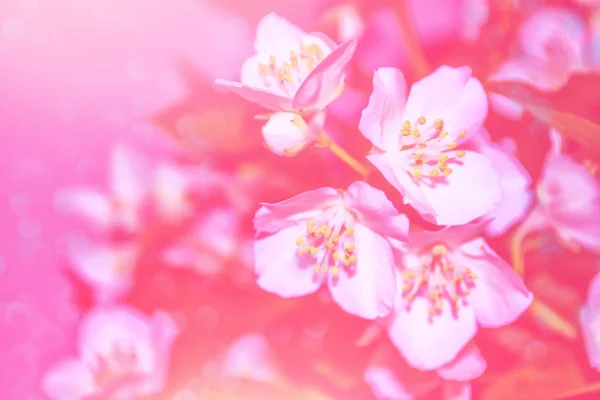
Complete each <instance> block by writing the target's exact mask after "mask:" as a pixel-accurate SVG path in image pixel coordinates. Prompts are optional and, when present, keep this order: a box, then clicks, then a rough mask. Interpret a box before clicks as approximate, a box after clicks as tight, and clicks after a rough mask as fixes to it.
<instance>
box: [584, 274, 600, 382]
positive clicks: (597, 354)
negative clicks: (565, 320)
mask: <svg viewBox="0 0 600 400" xmlns="http://www.w3.org/2000/svg"><path fill="white" fill-rule="evenodd" d="M599 310H600V273H599V274H596V276H594V279H592V282H591V283H590V286H589V289H588V296H587V302H586V304H584V305H583V307H582V308H581V310H580V311H579V322H580V323H581V334H582V336H583V341H584V343H585V349H586V351H587V354H588V358H589V360H590V365H591V366H592V368H595V369H596V370H598V372H600V313H599V312H598V311H599Z"/></svg>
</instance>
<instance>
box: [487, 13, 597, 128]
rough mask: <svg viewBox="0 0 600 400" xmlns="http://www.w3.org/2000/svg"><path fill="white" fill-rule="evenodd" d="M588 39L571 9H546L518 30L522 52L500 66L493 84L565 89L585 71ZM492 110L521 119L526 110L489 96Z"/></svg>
mask: <svg viewBox="0 0 600 400" xmlns="http://www.w3.org/2000/svg"><path fill="white" fill-rule="evenodd" d="M588 41H589V38H588V34H587V30H586V26H585V22H584V20H583V19H582V18H581V17H580V16H579V15H577V14H576V13H574V12H572V11H571V10H569V9H566V8H563V7H546V8H543V9H541V10H539V11H537V12H535V13H533V14H532V15H531V16H530V17H529V18H527V19H526V20H525V21H524V22H523V24H522V25H521V27H520V30H519V52H518V53H517V56H516V57H515V58H513V59H509V60H507V61H506V62H504V63H503V64H501V65H500V66H499V67H498V69H497V70H496V71H495V72H494V73H493V74H492V75H491V76H490V78H489V79H490V80H496V81H516V82H523V83H526V84H529V85H532V86H533V87H536V88H538V89H541V90H547V91H554V90H557V89H559V88H560V87H561V86H563V85H564V84H565V83H566V82H567V80H568V79H569V77H570V75H571V74H572V73H573V72H577V71H583V70H586V68H587V66H586V65H585V57H584V54H585V48H586V46H587V45H588V44H587V43H588ZM490 103H491V104H492V107H493V108H494V109H495V110H496V111H497V112H499V113H501V114H502V115H504V116H505V117H507V118H512V119H518V118H520V117H521V116H522V115H523V112H524V108H523V106H522V105H520V104H519V103H517V102H515V101H513V100H511V99H508V98H507V97H505V96H502V95H499V94H494V93H493V94H490Z"/></svg>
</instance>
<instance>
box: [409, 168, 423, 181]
mask: <svg viewBox="0 0 600 400" xmlns="http://www.w3.org/2000/svg"><path fill="white" fill-rule="evenodd" d="M411 174H412V176H413V177H414V178H417V179H419V178H420V177H421V176H423V174H421V171H419V170H414V171H412V172H411Z"/></svg>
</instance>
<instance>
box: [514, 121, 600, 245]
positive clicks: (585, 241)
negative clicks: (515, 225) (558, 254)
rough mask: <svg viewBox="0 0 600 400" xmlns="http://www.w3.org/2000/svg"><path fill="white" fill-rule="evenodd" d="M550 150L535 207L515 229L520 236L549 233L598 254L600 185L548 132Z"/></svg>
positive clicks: (554, 135)
mask: <svg viewBox="0 0 600 400" xmlns="http://www.w3.org/2000/svg"><path fill="white" fill-rule="evenodd" d="M550 137H551V140H552V149H551V151H550V153H549V154H548V157H547V158H546V163H545V165H544V168H543V170H542V176H541V178H540V180H539V183H538V186H537V190H536V192H537V200H538V202H537V205H536V207H535V208H534V209H533V210H532V211H531V213H530V214H529V216H528V217H527V219H526V220H525V221H524V222H523V224H522V226H521V227H520V228H519V229H520V233H521V234H522V235H526V234H528V233H532V232H534V231H540V230H544V229H548V228H550V229H553V230H554V231H555V232H556V234H557V235H558V238H559V239H561V240H562V241H563V243H564V244H565V245H568V246H575V247H578V246H581V247H583V248H586V249H588V250H593V251H600V240H599V239H598V238H600V184H598V181H596V179H595V178H594V177H593V176H592V175H591V174H590V172H589V171H588V169H587V168H586V167H585V166H584V165H582V164H580V163H578V162H577V161H575V160H574V159H572V158H571V157H569V156H568V155H566V154H562V152H561V151H562V140H561V137H560V135H559V134H558V133H557V132H556V131H553V130H551V131H550Z"/></svg>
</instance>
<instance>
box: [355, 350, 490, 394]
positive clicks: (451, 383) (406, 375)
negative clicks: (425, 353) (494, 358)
mask: <svg viewBox="0 0 600 400" xmlns="http://www.w3.org/2000/svg"><path fill="white" fill-rule="evenodd" d="M486 367H487V363H486V362H485V360H484V359H483V357H482V356H481V355H480V353H479V349H478V348H477V347H476V346H475V345H473V344H470V345H468V346H467V347H465V349H464V350H463V351H461V352H460V354H459V355H458V356H457V357H456V358H455V359H454V360H452V362H450V363H448V364H446V365H444V366H443V367H441V368H439V369H438V370H437V371H420V370H417V369H414V368H411V367H410V366H409V365H408V364H406V363H405V362H404V361H403V360H401V359H400V358H399V357H397V356H393V355H389V356H388V357H387V359H386V360H384V361H383V362H377V363H372V364H371V365H370V366H369V367H367V369H366V370H365V373H364V378H365V381H366V382H367V383H368V384H369V385H370V386H371V390H372V391H373V395H374V396H375V397H376V398H377V399H378V400H412V399H419V398H422V396H425V395H427V394H431V392H433V391H434V390H436V389H438V388H439V387H440V386H442V388H441V391H442V393H443V397H442V399H443V400H470V399H471V384H470V382H469V381H471V380H473V379H477V378H478V377H479V376H481V374H483V372H484V371H485V369H486Z"/></svg>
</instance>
